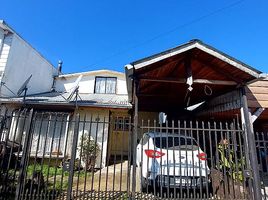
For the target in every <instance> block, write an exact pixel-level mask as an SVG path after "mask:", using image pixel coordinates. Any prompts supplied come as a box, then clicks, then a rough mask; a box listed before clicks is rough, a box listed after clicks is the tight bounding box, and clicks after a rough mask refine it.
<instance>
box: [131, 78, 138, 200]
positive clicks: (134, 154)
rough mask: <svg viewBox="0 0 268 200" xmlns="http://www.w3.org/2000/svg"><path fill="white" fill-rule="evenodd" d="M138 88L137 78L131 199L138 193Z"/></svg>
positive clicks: (135, 83)
mask: <svg viewBox="0 0 268 200" xmlns="http://www.w3.org/2000/svg"><path fill="white" fill-rule="evenodd" d="M137 89H138V82H137V80H135V81H134V91H133V92H134V94H133V96H134V103H135V105H134V127H133V137H132V138H133V141H132V152H133V153H132V155H133V156H132V159H133V160H132V166H133V174H132V194H131V199H135V193H136V157H137V155H136V154H137V152H136V147H137V135H138V97H137Z"/></svg>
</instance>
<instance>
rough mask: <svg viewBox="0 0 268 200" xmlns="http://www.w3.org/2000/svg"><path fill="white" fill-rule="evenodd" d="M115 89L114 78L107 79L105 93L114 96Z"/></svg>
mask: <svg viewBox="0 0 268 200" xmlns="http://www.w3.org/2000/svg"><path fill="white" fill-rule="evenodd" d="M115 88H116V78H107V82H106V93H107V94H115Z"/></svg>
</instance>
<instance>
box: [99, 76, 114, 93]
mask: <svg viewBox="0 0 268 200" xmlns="http://www.w3.org/2000/svg"><path fill="white" fill-rule="evenodd" d="M95 93H98V94H115V93H116V78H115V77H96V78H95Z"/></svg>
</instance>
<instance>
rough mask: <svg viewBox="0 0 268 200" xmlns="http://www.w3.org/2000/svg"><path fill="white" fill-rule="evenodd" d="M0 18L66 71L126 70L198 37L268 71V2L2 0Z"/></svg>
mask: <svg viewBox="0 0 268 200" xmlns="http://www.w3.org/2000/svg"><path fill="white" fill-rule="evenodd" d="M216 2H217V3H216ZM0 19H4V20H5V21H6V22H7V23H8V24H9V25H10V26H11V27H12V28H13V29H14V30H16V31H17V32H18V33H19V34H20V35H21V36H22V37H23V38H24V39H25V40H27V41H28V42H29V43H30V44H31V45H32V46H33V47H35V48H36V49H37V50H38V51H39V52H40V53H41V54H43V55H44V56H45V57H46V58H47V59H48V60H49V61H50V62H51V63H52V64H54V65H55V66H56V65H57V62H58V60H59V59H61V60H63V62H64V63H63V72H64V73H71V72H80V71H89V70H96V69H112V70H118V71H124V65H125V64H128V63H130V62H132V61H135V60H139V59H141V58H144V57H146V56H149V55H152V54H154V53H158V52H161V51H164V50H166V49H168V48H171V47H175V46H177V45H180V44H182V43H185V42H188V41H189V40H191V39H194V38H197V39H200V40H202V41H203V42H205V43H207V44H210V45H212V46H214V47H215V48H217V49H219V50H221V51H223V52H225V53H227V54H229V55H231V56H233V57H235V58H237V59H239V60H241V61H243V62H245V63H247V64H249V65H250V66H252V67H255V68H257V69H259V70H261V71H264V72H268V59H267V57H268V49H267V46H268V1H267V0H257V1H256V0H255V1H254V0H222V1H215V0H205V1H204V0H203V1H201V0H185V1H178V0H165V1H163V0H147V1H144V0H132V1H130V0H114V1H108V0H101V1H86V0H84V1H83V0H76V1H74V0H73V1H71V0H64V1H63V0H62V1H60V0H46V1H38V0H16V1H15V0H3V1H1V6H0Z"/></svg>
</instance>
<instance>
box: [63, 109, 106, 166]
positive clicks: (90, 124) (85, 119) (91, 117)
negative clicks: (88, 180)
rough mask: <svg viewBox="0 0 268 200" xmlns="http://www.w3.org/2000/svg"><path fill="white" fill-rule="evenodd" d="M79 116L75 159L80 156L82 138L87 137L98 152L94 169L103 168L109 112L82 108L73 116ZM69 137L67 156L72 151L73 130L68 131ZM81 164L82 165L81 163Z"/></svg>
mask: <svg viewBox="0 0 268 200" xmlns="http://www.w3.org/2000/svg"><path fill="white" fill-rule="evenodd" d="M76 114H79V116H80V123H79V135H78V140H77V141H78V142H77V152H76V158H78V159H79V158H80V157H81V156H80V154H81V143H82V136H86V137H89V138H90V139H92V140H95V141H96V144H97V145H98V147H99V149H100V151H99V153H98V155H97V158H96V166H95V167H96V168H103V167H105V165H106V157H107V153H108V152H107V150H108V134H109V110H100V109H90V108H84V109H83V110H78V111H77V112H76V113H75V114H74V117H75V116H76ZM69 130H71V132H70V133H69V135H70V137H69V139H68V142H67V144H68V145H67V149H68V150H67V152H68V153H69V155H70V154H71V150H72V145H75V144H73V142H72V138H73V137H72V136H73V130H74V129H73V128H71V129H69ZM82 164H83V163H82Z"/></svg>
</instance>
